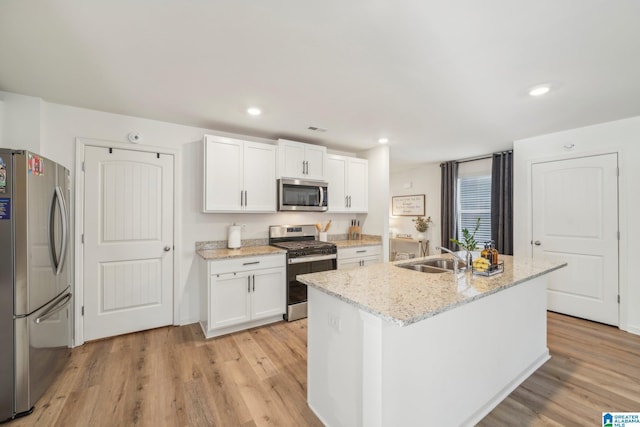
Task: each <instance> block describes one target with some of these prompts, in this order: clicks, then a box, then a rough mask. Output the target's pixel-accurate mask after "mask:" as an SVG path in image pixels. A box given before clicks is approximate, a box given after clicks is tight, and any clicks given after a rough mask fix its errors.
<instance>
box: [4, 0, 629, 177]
mask: <svg viewBox="0 0 640 427" xmlns="http://www.w3.org/2000/svg"><path fill="white" fill-rule="evenodd" d="M639 79H640V1H638V0H615V1H606V0H526V1H523V0H519V1H518V0H484V1H478V0H454V1H446V0H440V1H435V0H421V1H420V0H417V1H409V0H396V1H391V0H325V1H309V0H307V1H305V0H261V1H257V0H254V1H251V0H229V1H222V0H219V1H218V0H209V1H207V0H155V1H151V0H146V1H144V0H138V1H131V0H109V1H99V0H84V1H79V0H48V1H46V0H42V1H34V0H1V1H0V90H4V91H10V92H16V93H21V94H26V95H33V96H38V97H42V98H43V99H45V100H46V101H49V102H54V103H61V104H68V105H74V106H79V107H85V108H91V109H96V110H102V111H108V112H114V113H121V114H126V115H132V116H140V117H146V118H152V119H157V120H162V121H168V122H174V123H181V124H185V125H192V126H199V127H204V128H212V129H217V130H221V131H228V132H238V133H243V134H249V135H254V136H261V137H266V138H273V139H275V138H278V137H286V138H289V139H297V140H301V141H307V142H317V143H322V144H325V145H327V146H328V147H329V148H333V149H336V150H346V151H360V150H363V149H368V148H372V147H374V146H376V145H377V139H378V138H379V137H381V136H386V137H388V138H389V139H390V143H389V146H390V151H391V160H392V164H393V166H394V167H395V168H398V167H402V166H406V165H409V164H415V163H418V162H427V161H441V160H447V159H455V158H462V157H469V156H475V155H479V154H486V153H489V152H491V151H495V150H500V149H505V148H508V147H510V146H511V142H512V141H513V140H515V139H520V138H525V137H530V136H535V135H540V134H544V133H549V132H554V131H559V130H563V129H569V128H575V127H580V126H584V125H589V124H594V123H600V122H605V121H610V120H615V119H620V118H625V117H631V116H636V115H640V80H639ZM544 82H550V83H551V84H553V86H554V90H553V91H552V92H551V93H549V94H548V95H546V96H544V97H542V98H531V97H529V96H528V95H527V89H528V88H529V87H530V86H533V85H535V84H538V83H544ZM253 105H255V106H259V107H260V108H262V109H263V111H264V113H263V115H262V116H260V117H250V116H248V115H247V114H246V112H245V110H246V108H247V107H248V106H253ZM308 126H319V127H323V128H326V129H328V130H327V132H325V133H317V132H312V131H310V130H308V129H307V127H308Z"/></svg>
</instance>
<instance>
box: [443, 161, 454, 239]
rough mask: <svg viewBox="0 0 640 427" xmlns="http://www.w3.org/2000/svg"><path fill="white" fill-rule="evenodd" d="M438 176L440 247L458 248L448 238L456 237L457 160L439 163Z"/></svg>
mask: <svg viewBox="0 0 640 427" xmlns="http://www.w3.org/2000/svg"><path fill="white" fill-rule="evenodd" d="M440 176H441V180H440V182H441V184H442V191H441V193H440V194H441V195H440V206H441V212H440V224H441V242H442V247H444V248H448V249H451V250H452V251H454V250H458V248H456V246H457V245H456V244H454V243H451V241H449V239H451V238H457V237H458V231H457V222H456V218H457V215H456V186H457V183H456V181H457V180H458V162H456V161H454V160H452V161H449V162H445V163H441V164H440Z"/></svg>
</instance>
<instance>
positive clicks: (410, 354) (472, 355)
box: [307, 276, 549, 427]
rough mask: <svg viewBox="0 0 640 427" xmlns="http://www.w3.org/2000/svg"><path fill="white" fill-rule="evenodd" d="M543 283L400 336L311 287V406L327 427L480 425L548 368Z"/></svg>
mask: <svg viewBox="0 0 640 427" xmlns="http://www.w3.org/2000/svg"><path fill="white" fill-rule="evenodd" d="M546 282H547V279H546V277H545V276H540V277H537V278H534V279H531V280H529V281H527V282H525V283H521V284H518V285H517V286H512V287H510V288H508V289H504V290H501V291H500V292H496V293H494V294H491V295H488V296H485V297H483V298H480V299H477V300H474V301H471V302H469V303H466V304H463V305H460V306H457V307H454V308H451V309H449V310H448V311H445V312H443V313H440V314H437V315H435V316H433V317H430V318H427V319H425V320H422V321H419V322H416V323H413V324H411V325H409V326H405V327H401V326H398V325H396V324H393V323H390V322H387V321H385V320H383V319H381V318H380V317H376V316H374V315H372V314H369V313H367V312H365V311H363V310H361V309H359V308H358V307H356V306H355V305H352V304H349V303H347V302H344V301H342V300H340V299H338V298H337V297H334V296H331V295H329V294H327V293H325V292H322V291H320V290H318V289H314V288H312V287H309V305H308V309H309V317H308V328H309V329H308V395H307V398H308V403H309V406H310V407H311V409H312V410H313V411H314V412H315V413H316V415H317V416H318V417H319V418H320V420H321V421H322V422H323V423H324V424H325V425H327V426H330V427H339V426H345V427H346V426H349V427H354V426H366V427H375V426H389V427H391V426H403V427H407V426H426V425H445V426H458V425H462V426H466V425H474V424H476V423H477V422H479V421H480V420H481V419H482V418H483V417H484V416H485V415H487V414H488V413H489V412H490V411H491V410H492V409H493V408H494V407H495V406H497V405H498V404H499V403H500V402H501V401H502V400H503V399H504V398H505V397H507V396H508V395H509V393H510V392H511V391H513V390H514V389H515V388H516V387H517V386H518V385H519V384H520V383H522V382H523V381H524V380H525V379H526V378H527V377H528V376H529V375H531V374H532V373H533V372H534V371H535V370H536V369H538V368H539V367H540V366H541V365H542V364H544V362H545V361H547V360H548V359H549V350H548V348H547V345H546V338H547V337H546V329H547V328H546V325H547V321H546ZM515 422H517V420H514V423H515Z"/></svg>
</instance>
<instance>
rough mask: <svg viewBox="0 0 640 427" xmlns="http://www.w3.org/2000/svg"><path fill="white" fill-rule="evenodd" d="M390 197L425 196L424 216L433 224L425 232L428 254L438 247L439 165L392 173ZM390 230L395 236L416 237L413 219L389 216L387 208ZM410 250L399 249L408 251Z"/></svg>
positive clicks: (432, 164)
mask: <svg viewBox="0 0 640 427" xmlns="http://www.w3.org/2000/svg"><path fill="white" fill-rule="evenodd" d="M390 188H391V196H392V197H393V196H408V195H412V194H424V195H425V215H426V216H427V217H429V216H430V217H431V220H432V221H433V223H432V224H431V226H430V227H429V230H428V231H427V239H428V240H429V249H430V253H432V254H433V253H434V248H435V247H436V246H440V229H441V227H440V193H441V185H440V164H439V163H428V164H425V165H423V166H420V167H418V168H414V169H410V170H406V171H399V172H394V173H392V174H391V178H390ZM388 209H389V210H388V213H389V216H390V218H391V219H390V228H391V229H392V230H393V231H394V232H395V233H396V234H397V233H401V234H411V235H412V236H414V237H415V236H416V233H417V231H416V228H415V225H414V223H413V222H412V221H411V220H412V219H414V218H415V217H407V216H396V217H394V216H391V207H389V208H388ZM409 249H410V248H406V249H401V250H402V251H408V250H409Z"/></svg>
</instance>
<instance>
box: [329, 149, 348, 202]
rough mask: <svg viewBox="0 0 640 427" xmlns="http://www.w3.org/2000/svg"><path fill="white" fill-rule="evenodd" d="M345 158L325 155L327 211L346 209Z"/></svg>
mask: <svg viewBox="0 0 640 427" xmlns="http://www.w3.org/2000/svg"><path fill="white" fill-rule="evenodd" d="M346 179H347V158H346V157H343V156H335V155H329V156H327V182H328V183H329V189H328V192H329V212H346V211H347V193H346V188H347V184H346Z"/></svg>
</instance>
